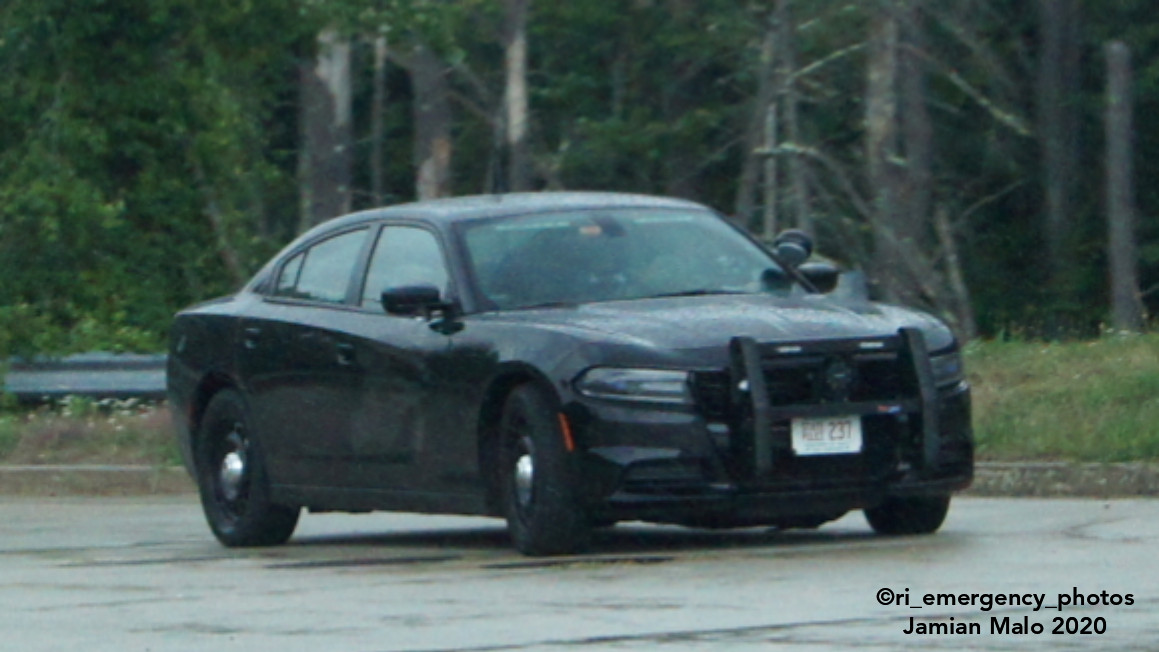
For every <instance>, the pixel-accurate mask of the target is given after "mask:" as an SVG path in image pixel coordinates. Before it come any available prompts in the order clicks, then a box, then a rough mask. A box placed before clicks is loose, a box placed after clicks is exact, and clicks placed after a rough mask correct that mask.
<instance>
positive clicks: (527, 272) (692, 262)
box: [462, 209, 782, 309]
mask: <svg viewBox="0 0 1159 652" xmlns="http://www.w3.org/2000/svg"><path fill="white" fill-rule="evenodd" d="M462 228H463V240H464V242H465V243H466V247H467V250H468V253H469V260H470V264H471V265H472V266H473V271H474V279H475V282H476V284H477V287H478V290H479V292H480V293H481V294H482V296H483V297H484V298H485V299H486V300H487V301H489V302H490V303H491V304H492V306H493V307H494V308H498V309H515V308H528V307H536V306H546V305H558V304H565V305H566V304H577V303H592V302H600V301H616V300H624V299H641V298H646V297H660V296H682V295H697V294H729V293H753V292H761V291H762V290H763V288H765V287H766V286H768V285H769V279H770V278H771V277H779V276H781V275H782V273H781V271H780V269H779V268H778V267H777V265H776V263H775V262H773V260H772V258H770V257H769V255H768V253H766V252H765V251H764V250H763V249H761V248H760V247H759V246H757V245H756V244H754V243H753V242H752V241H751V240H749V239H748V238H746V237H745V236H744V235H742V234H741V233H740V232H739V231H737V230H736V229H734V228H732V227H731V226H729V225H728V224H726V223H725V222H724V221H723V220H721V219H719V218H718V217H716V216H715V215H713V214H711V213H708V212H706V211H694V210H672V209H663V210H662V209H606V210H583V211H568V212H554V213H541V214H536V215H523V216H516V217H508V218H502V219H495V220H484V221H480V222H475V223H466V224H464V225H463V227H462Z"/></svg>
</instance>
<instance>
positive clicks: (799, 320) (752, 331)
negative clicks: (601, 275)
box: [492, 294, 954, 351]
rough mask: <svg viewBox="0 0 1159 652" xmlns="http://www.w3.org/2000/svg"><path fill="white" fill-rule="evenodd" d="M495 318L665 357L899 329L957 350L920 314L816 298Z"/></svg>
mask: <svg viewBox="0 0 1159 652" xmlns="http://www.w3.org/2000/svg"><path fill="white" fill-rule="evenodd" d="M492 314H493V315H496V316H499V315H501V317H499V318H500V319H502V320H503V321H512V322H519V323H524V324H527V325H536V326H539V327H543V328H549V329H552V330H564V331H570V332H572V334H574V335H577V336H581V337H582V336H583V335H584V334H586V335H587V337H588V338H590V337H593V336H596V337H599V338H600V339H602V340H617V341H619V342H621V343H623V344H635V345H639V346H647V347H649V348H659V349H667V350H685V351H687V350H693V349H704V348H706V347H719V346H721V345H722V344H723V343H724V342H725V341H727V340H728V339H729V338H732V337H736V336H747V337H752V338H754V339H756V340H757V341H759V342H793V341H800V340H812V339H840V338H855V337H880V336H889V335H893V334H896V333H897V331H898V329H900V328H903V327H910V328H918V329H920V330H921V331H922V332H923V333H924V334H925V338H926V346H927V347H928V348H929V350H931V351H937V350H939V349H943V348H946V347H949V346H951V345H952V344H953V342H954V338H953V334H952V333H951V332H950V330H949V329H948V328H946V326H945V325H943V324H942V323H941V322H940V321H938V320H936V319H934V318H933V317H931V316H929V315H926V314H925V313H922V312H918V311H915V310H909V309H906V308H900V307H897V306H890V305H884V304H877V303H870V302H844V301H840V302H839V301H836V300H833V299H831V298H829V297H825V296H818V295H811V296H801V297H776V296H772V295H761V294H745V295H709V296H697V297H665V298H656V299H636V300H630V301H609V302H604V303H595V304H584V305H579V306H574V307H553V308H543V309H530V310H515V311H508V312H503V313H492Z"/></svg>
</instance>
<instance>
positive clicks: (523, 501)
mask: <svg viewBox="0 0 1159 652" xmlns="http://www.w3.org/2000/svg"><path fill="white" fill-rule="evenodd" d="M534 482H535V462H534V461H533V460H532V459H531V452H530V451H527V452H524V453H523V454H522V455H520V456H519V459H518V460H516V461H515V497H516V498H517V499H518V500H519V506H520V507H522V508H523V509H527V508H528V507H530V506H531V499H532V485H533V483H534Z"/></svg>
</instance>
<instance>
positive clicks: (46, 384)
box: [4, 353, 166, 402]
mask: <svg viewBox="0 0 1159 652" xmlns="http://www.w3.org/2000/svg"><path fill="white" fill-rule="evenodd" d="M165 362H166V356H165V355H164V354H135V353H81V354H77V355H70V356H66V357H63V358H33V359H30V360H28V359H22V358H13V359H11V360H9V361H8V365H7V372H6V373H5V374H4V392H5V393H8V394H12V395H15V396H16V398H17V399H19V400H20V401H23V402H36V401H42V400H46V399H54V398H60V397H63V396H87V397H91V398H117V399H124V398H142V399H161V398H164V396H165Z"/></svg>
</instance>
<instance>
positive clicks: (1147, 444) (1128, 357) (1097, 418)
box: [966, 334, 1159, 462]
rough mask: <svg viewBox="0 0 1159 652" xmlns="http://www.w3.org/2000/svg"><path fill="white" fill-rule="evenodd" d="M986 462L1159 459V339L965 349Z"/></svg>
mask: <svg viewBox="0 0 1159 652" xmlns="http://www.w3.org/2000/svg"><path fill="white" fill-rule="evenodd" d="M966 365H967V369H968V371H969V374H970V381H971V383H972V385H973V387H974V432H975V435H976V437H977V441H978V454H979V458H980V459H989V460H1066V461H1083V462H1122V461H1131V460H1144V461H1155V460H1159V335H1157V334H1151V335H1141V336H1108V337H1105V338H1103V339H1099V340H1095V341H1087V342H1069V343H1033V342H977V343H974V344H971V345H970V346H969V347H967V350H966Z"/></svg>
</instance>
